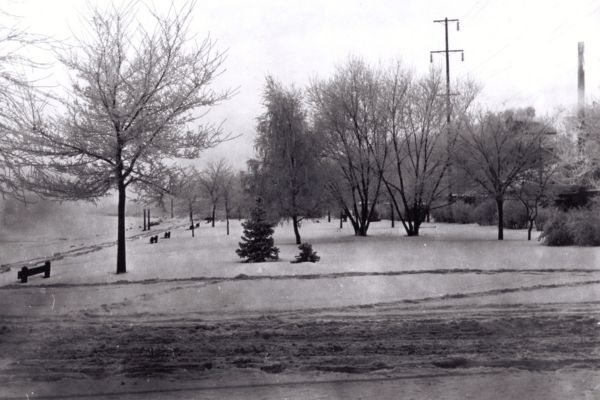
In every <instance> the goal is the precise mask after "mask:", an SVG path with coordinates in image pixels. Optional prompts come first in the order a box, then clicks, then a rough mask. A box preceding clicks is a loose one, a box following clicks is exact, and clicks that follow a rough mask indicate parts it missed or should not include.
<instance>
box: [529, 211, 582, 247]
mask: <svg viewBox="0 0 600 400" xmlns="http://www.w3.org/2000/svg"><path fill="white" fill-rule="evenodd" d="M567 223H568V218H567V214H566V213H564V212H557V213H556V214H554V215H553V216H552V217H551V218H550V219H549V220H548V221H547V222H546V223H545V224H544V230H543V231H542V234H541V235H540V237H539V239H538V240H540V241H542V242H543V243H544V244H547V245H548V246H570V245H572V244H574V243H575V241H574V239H573V235H572V234H571V230H570V229H569V226H568V225H567Z"/></svg>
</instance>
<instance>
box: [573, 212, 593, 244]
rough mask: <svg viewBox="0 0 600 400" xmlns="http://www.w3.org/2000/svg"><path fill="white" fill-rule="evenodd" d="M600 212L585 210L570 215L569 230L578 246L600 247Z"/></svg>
mask: <svg viewBox="0 0 600 400" xmlns="http://www.w3.org/2000/svg"><path fill="white" fill-rule="evenodd" d="M598 211H599V210H594V209H585V210H577V211H574V212H571V213H569V214H567V215H568V229H569V230H570V231H571V235H572V236H573V242H574V243H575V245H577V246H600V217H599V216H598Z"/></svg>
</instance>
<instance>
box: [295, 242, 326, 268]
mask: <svg viewBox="0 0 600 400" xmlns="http://www.w3.org/2000/svg"><path fill="white" fill-rule="evenodd" d="M298 248H299V249H300V254H298V255H297V256H296V260H295V261H292V263H301V262H312V263H314V262H317V261H319V260H320V259H321V257H319V256H318V255H317V253H316V252H315V251H313V249H312V245H311V244H310V243H302V244H301V245H299V246H298Z"/></svg>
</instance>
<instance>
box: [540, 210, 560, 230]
mask: <svg viewBox="0 0 600 400" xmlns="http://www.w3.org/2000/svg"><path fill="white" fill-rule="evenodd" d="M555 212H556V210H551V209H548V208H539V209H538V213H537V216H536V217H535V229H536V230H537V231H538V232H541V231H543V230H544V225H545V224H546V222H548V220H549V219H550V217H551V216H552V214H553V213H555Z"/></svg>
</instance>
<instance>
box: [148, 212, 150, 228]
mask: <svg viewBox="0 0 600 400" xmlns="http://www.w3.org/2000/svg"><path fill="white" fill-rule="evenodd" d="M148 230H150V209H148Z"/></svg>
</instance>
